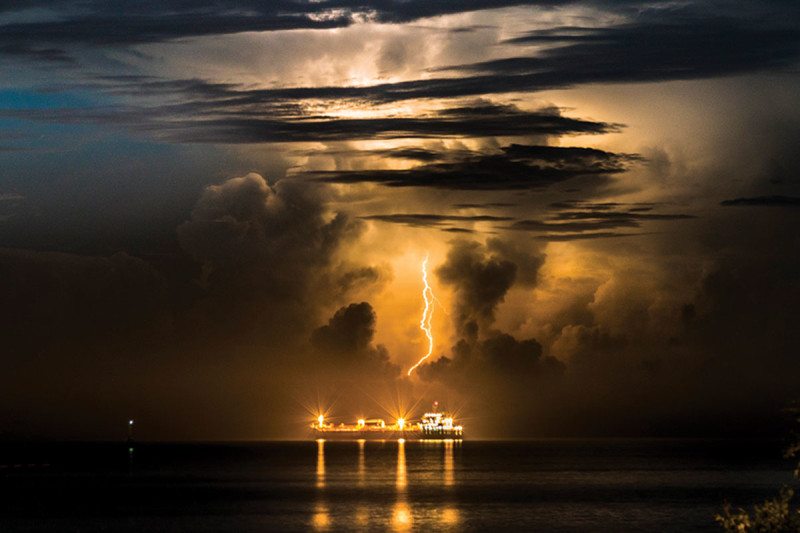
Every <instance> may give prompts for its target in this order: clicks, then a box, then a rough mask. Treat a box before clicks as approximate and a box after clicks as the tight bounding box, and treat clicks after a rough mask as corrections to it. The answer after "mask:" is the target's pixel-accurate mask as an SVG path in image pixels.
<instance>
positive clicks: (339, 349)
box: [311, 302, 399, 377]
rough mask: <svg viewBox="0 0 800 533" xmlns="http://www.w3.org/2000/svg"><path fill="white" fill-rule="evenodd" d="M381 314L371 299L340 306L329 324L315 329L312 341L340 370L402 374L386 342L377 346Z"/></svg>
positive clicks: (391, 374) (330, 363) (326, 358)
mask: <svg viewBox="0 0 800 533" xmlns="http://www.w3.org/2000/svg"><path fill="white" fill-rule="evenodd" d="M376 321H377V317H376V315H375V311H374V310H373V309H372V306H371V305H370V304H369V303H367V302H361V303H357V304H356V303H353V304H350V305H348V306H346V307H342V308H340V309H339V310H338V311H336V313H335V314H334V315H333V316H332V317H331V319H330V320H329V321H328V323H327V324H326V325H324V326H321V327H319V328H317V329H316V330H314V332H313V334H312V336H311V343H312V345H313V346H314V347H315V349H316V350H317V351H318V352H319V353H321V354H322V356H323V357H324V358H325V363H327V366H329V367H331V368H334V369H336V370H337V371H343V372H350V373H352V372H353V371H354V370H357V371H358V372H359V373H360V374H359V375H361V373H363V374H364V375H368V376H369V375H372V376H374V375H375V374H380V375H384V376H387V377H391V376H396V375H398V374H399V368H398V367H397V366H396V365H394V364H392V363H391V362H390V360H389V354H388V352H387V350H386V348H385V347H384V346H382V345H380V344H379V345H377V346H375V345H373V344H372V341H373V338H374V336H375V324H376Z"/></svg>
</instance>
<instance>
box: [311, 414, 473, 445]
mask: <svg viewBox="0 0 800 533" xmlns="http://www.w3.org/2000/svg"><path fill="white" fill-rule="evenodd" d="M310 429H311V434H312V436H313V437H314V438H316V439H331V440H360V439H365V440H388V439H406V440H422V439H455V440H461V439H463V438H464V428H463V427H462V426H460V425H456V424H455V422H454V420H453V417H452V416H451V415H448V414H445V413H440V412H438V410H436V409H434V410H433V411H431V412H429V413H425V414H424V415H423V417H422V418H421V419H420V420H419V421H418V422H412V421H407V420H405V419H403V418H398V419H397V420H395V422H394V423H393V424H387V423H386V421H385V420H383V419H381V418H372V419H359V420H357V421H356V423H355V424H345V423H340V424H333V423H329V422H326V421H325V417H324V416H323V415H320V416H319V417H318V418H317V421H316V422H315V423H313V424H311V428H310Z"/></svg>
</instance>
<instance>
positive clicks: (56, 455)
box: [0, 440, 791, 532]
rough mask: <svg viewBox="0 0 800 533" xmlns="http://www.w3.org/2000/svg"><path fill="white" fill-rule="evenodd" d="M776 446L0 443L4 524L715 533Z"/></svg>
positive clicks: (756, 487) (759, 484) (766, 468)
mask: <svg viewBox="0 0 800 533" xmlns="http://www.w3.org/2000/svg"><path fill="white" fill-rule="evenodd" d="M790 470H791V465H790V464H788V463H787V462H786V461H784V460H783V459H781V454H780V444H779V443H767V444H764V443H761V444H757V443H735V442H719V441H713V442H710V441H607V440H604V441H534V442H477V441H466V442H463V443H458V442H456V443H453V442H405V443H398V442H395V441H389V442H366V443H363V442H362V443H358V442H324V443H323V442H272V443H261V444H137V445H136V446H135V447H134V448H133V449H132V450H129V448H128V447H127V446H126V445H122V444H76V443H71V444H59V445H56V444H37V445H31V444H28V445H8V444H5V445H4V444H0V491H2V494H0V531H39V530H44V531H303V530H315V529H316V530H331V531H336V530H354V529H363V530H398V531H405V530H421V531H439V530H441V531H463V530H484V531H485V530H494V531H496V530H513V531H526V530H527V531H529V530H535V531H642V530H648V531H651V532H660V531H682V532H683V531H695V530H711V531H714V530H716V529H717V527H716V525H715V524H714V522H713V515H714V513H716V512H718V511H719V510H720V508H721V505H722V502H723V501H724V500H725V499H728V500H729V501H731V502H733V503H735V504H736V505H750V504H752V503H756V502H759V501H761V500H763V499H764V498H767V497H770V496H772V495H774V494H775V493H776V492H777V488H778V487H779V486H780V484H781V483H790V482H791V474H790Z"/></svg>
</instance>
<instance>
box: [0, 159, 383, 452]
mask: <svg viewBox="0 0 800 533" xmlns="http://www.w3.org/2000/svg"><path fill="white" fill-rule="evenodd" d="M20 198H21V196H20V195H18V194H15V193H4V194H2V195H0V204H4V203H13V202H18V201H20ZM361 225H362V223H359V222H358V221H351V220H350V219H349V218H348V217H347V216H346V215H344V214H341V213H339V214H336V213H330V212H328V211H327V210H326V207H325V202H324V200H323V198H321V197H320V196H319V195H318V194H317V192H315V191H314V190H313V189H312V188H309V187H307V186H306V185H303V184H302V183H299V182H291V181H285V180H284V181H282V182H278V183H277V184H275V185H269V184H268V183H267V182H266V180H264V178H262V177H261V176H260V175H257V174H250V175H247V176H244V177H242V178H233V179H230V180H227V181H225V182H223V183H221V184H219V185H215V186H210V187H207V188H206V189H205V191H204V192H203V194H202V195H201V197H200V199H199V200H198V201H197V204H196V205H195V207H194V209H193V210H192V212H191V216H190V217H189V220H187V221H186V222H185V223H183V224H182V225H180V226H179V228H178V235H179V242H180V246H181V247H182V249H177V250H173V251H171V252H168V253H165V254H159V255H153V256H152V257H135V256H133V255H130V254H128V253H125V252H119V253H116V254H110V255H103V256H99V255H91V256H90V255H78V254H74V253H60V252H42V251H34V250H10V249H0V293H2V294H3V298H4V306H3V310H2V312H0V318H2V323H3V328H4V329H3V331H4V332H5V335H4V352H3V353H4V357H5V359H4V363H5V365H6V368H7V369H8V370H9V371H8V372H6V373H5V374H4V379H2V380H0V383H2V386H1V387H0V400H2V401H0V405H2V407H0V423H2V424H3V427H4V428H7V427H9V426H8V425H7V422H8V421H9V420H17V419H19V420H21V424H22V425H21V426H20V428H21V429H19V431H21V432H28V433H32V434H35V433H36V432H37V431H42V432H43V434H58V435H62V436H72V437H81V438H108V437H109V436H114V435H115V430H114V428H115V427H117V425H118V423H119V421H120V420H127V419H128V418H129V417H130V416H131V415H132V414H135V413H137V412H138V413H140V414H142V416H146V417H147V419H148V424H150V431H153V434H158V435H161V436H162V437H163V438H167V436H169V437H171V438H214V435H216V437H217V438H218V437H220V436H222V435H227V437H226V438H242V437H245V436H247V435H251V436H252V435H254V434H263V432H264V431H266V432H270V431H271V432H273V434H283V433H284V432H285V428H286V426H285V424H288V422H287V421H286V420H285V419H283V418H281V417H282V415H281V414H280V413H273V414H271V415H270V419H269V420H267V421H264V423H263V425H262V427H261V428H259V429H257V430H256V431H255V432H254V429H253V427H252V423H253V420H257V419H259V416H261V415H259V410H260V409H261V407H258V406H261V405H263V402H264V401H267V402H277V403H275V404H274V405H279V404H280V402H281V401H285V400H286V397H285V395H286V392H287V390H288V387H289V385H287V384H286V383H288V382H289V381H290V380H292V379H294V376H296V375H298V374H300V373H301V370H302V368H303V367H302V365H303V364H305V365H314V364H315V363H316V362H317V359H318V357H321V354H318V353H316V352H313V353H312V350H311V347H310V346H309V335H310V334H311V332H312V330H313V329H314V328H315V327H317V326H319V324H320V323H321V322H323V321H324V320H323V317H324V316H325V315H326V314H327V313H328V310H329V309H330V308H331V306H332V305H341V300H342V299H344V298H347V297H348V296H347V295H348V293H349V292H350V291H352V290H356V289H363V287H365V286H370V285H374V284H375V283H376V282H378V281H380V279H381V278H382V277H384V276H385V275H386V273H385V272H382V270H381V269H379V268H377V267H373V266H370V265H364V264H361V263H350V262H348V263H346V264H345V263H343V262H342V261H341V260H340V258H339V254H338V253H339V251H340V250H341V248H342V247H343V246H345V245H346V244H347V243H348V242H351V241H352V240H354V239H356V238H357V236H358V235H359V227H360V226H361ZM347 309H349V310H347ZM365 309H366V310H367V311H369V312H365ZM374 325H375V322H374V314H372V311H371V308H370V307H369V305H368V304H362V305H360V306H356V307H355V308H354V309H351V308H346V310H345V311H342V312H341V313H337V315H335V317H334V319H332V320H331V321H330V323H329V324H328V326H327V327H326V328H327V329H325V330H324V331H325V332H326V333H325V334H323V333H320V334H319V336H320V337H319V338H320V339H322V338H324V339H325V341H323V342H322V344H324V345H325V347H326V349H330V350H331V352H327V351H326V355H327V356H334V355H336V354H333V351H336V353H337V354H338V355H336V357H340V356H342V354H341V353H340V352H341V350H342V349H343V347H342V346H341V345H340V344H339V345H337V344H336V342H334V341H335V340H336V339H341V338H342V337H348V338H349V337H350V336H353V337H354V338H355V339H356V340H357V342H356V344H354V345H352V346H348V348H349V347H354V348H355V351H356V353H355V354H354V355H356V356H358V357H360V358H361V360H362V361H368V362H370V364H373V366H372V367H371V368H373V369H374V370H376V372H377V371H378V369H380V371H381V372H383V375H385V376H389V375H394V373H396V369H395V368H394V367H393V366H391V365H390V364H388V362H387V355H386V352H385V350H384V349H383V348H382V347H380V346H373V345H372V344H371V339H372V331H373V330H374ZM334 349H335V350H334ZM337 350H338V351H337ZM348 356H349V354H348ZM278 369H280V370H278ZM278 376H279V377H278ZM222 391H224V392H222ZM65 400H66V401H65ZM287 409H288V408H287ZM87 412H90V413H92V414H91V415H86V413H87ZM201 413H202V414H201ZM86 416H90V417H91V419H92V421H93V422H92V424H91V425H87V424H86V423H85V422H86ZM56 418H57V419H58V421H57V422H54V419H56ZM279 419H280V420H281V421H280V422H278V421H277V420H279ZM276 424H277V425H276ZM15 431H16V430H15ZM20 434H22V433H20ZM26 434H27V433H26Z"/></svg>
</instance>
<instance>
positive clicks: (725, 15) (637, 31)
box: [449, 3, 800, 90]
mask: <svg viewBox="0 0 800 533" xmlns="http://www.w3.org/2000/svg"><path fill="white" fill-rule="evenodd" d="M746 5H747V6H748V7H749V8H751V9H755V11H756V12H755V13H753V12H752V11H749V10H747V9H743V10H742V11H741V14H739V12H737V9H736V5H735V4H729V8H730V9H728V10H727V11H726V10H725V9H719V10H716V11H717V12H714V11H715V9H714V8H708V9H706V8H705V6H703V5H702V4H687V5H685V6H683V7H677V8H676V7H674V6H666V7H664V8H658V7H656V8H651V9H648V8H645V9H643V10H642V11H641V12H640V13H639V14H638V15H637V16H636V17H634V18H633V20H631V21H630V22H625V23H622V24H618V25H613V26H607V27H565V28H549V29H545V30H535V31H531V32H529V33H528V34H526V35H523V36H521V37H516V38H513V39H510V40H508V41H506V43H507V44H516V45H538V46H542V45H545V46H549V48H546V49H545V50H543V51H541V52H539V53H537V54H535V55H531V56H518V57H509V58H504V59H497V60H491V61H485V62H481V63H473V64H469V65H460V66H455V67H450V68H449V69H450V70H455V71H459V72H463V73H466V74H468V75H470V76H473V77H474V78H475V79H481V78H484V79H485V78H491V77H507V78H508V80H509V81H507V82H506V83H508V84H510V85H517V86H518V89H517V90H537V89H543V88H549V87H565V86H571V85H576V84H581V83H605V82H642V81H660V80H674V79H695V78H706V77H714V76H722V75H730V74H739V73H743V72H751V71H759V70H780V69H786V68H790V67H792V66H794V65H796V63H797V61H798V59H800V30H798V29H797V23H798V20H800V13H798V11H797V10H796V9H792V8H790V7H789V6H788V5H786V4H775V3H773V4H770V3H766V4H764V5H763V6H762V7H763V10H762V9H759V7H758V6H757V4H746ZM771 8H777V9H776V10H775V11H773V10H771ZM781 8H783V9H781ZM759 11H760V12H759ZM776 15H780V16H776Z"/></svg>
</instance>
